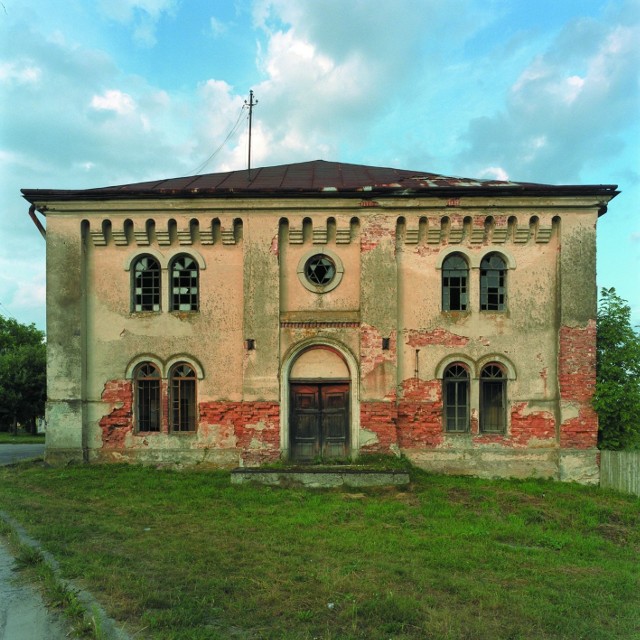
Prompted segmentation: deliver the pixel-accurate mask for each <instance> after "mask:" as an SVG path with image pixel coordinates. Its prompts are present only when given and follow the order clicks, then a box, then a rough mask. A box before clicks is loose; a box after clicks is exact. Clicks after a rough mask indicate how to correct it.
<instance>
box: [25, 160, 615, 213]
mask: <svg viewBox="0 0 640 640" xmlns="http://www.w3.org/2000/svg"><path fill="white" fill-rule="evenodd" d="M616 188H617V185H548V184H536V183H530V182H510V181H501V180H473V179H469V178H454V177H450V176H442V175H438V174H435V173H428V172H424V171H409V170H405V169H392V168H386V167H371V166H367V165H359V164H347V163H344V162H327V161H325V160H314V161H311V162H299V163H294V164H282V165H276V166H273V167H259V168H258V167H257V168H255V169H251V172H249V171H248V170H247V169H243V170H240V171H227V172H224V173H208V174H204V175H196V176H189V177H183V178H170V179H166V180H156V181H152V182H137V183H133V184H124V185H117V186H111V187H101V188H97V189H22V193H23V195H24V197H25V198H26V199H27V200H28V201H29V202H31V203H35V202H42V200H50V201H51V200H57V201H62V200H111V199H124V198H126V199H132V198H133V199H140V198H201V197H207V198H210V197H249V198H256V197H257V198H265V197H301V196H316V197H317V196H318V195H324V196H340V197H354V196H355V197H361V198H362V197H367V196H371V195H374V194H375V195H378V196H419V195H422V196H426V195H432V196H443V197H447V198H450V197H458V196H462V195H469V196H470V195H476V196H478V195H482V196H491V195H513V196H519V195H520V196H522V195H537V196H545V195H546V196H571V195H591V196H595V195H603V196H604V195H606V196H609V197H613V196H615V195H616V194H617V193H618V192H617V191H616Z"/></svg>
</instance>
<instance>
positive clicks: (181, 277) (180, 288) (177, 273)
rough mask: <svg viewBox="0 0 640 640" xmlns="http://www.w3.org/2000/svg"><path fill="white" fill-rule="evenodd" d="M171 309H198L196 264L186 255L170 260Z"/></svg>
mask: <svg viewBox="0 0 640 640" xmlns="http://www.w3.org/2000/svg"><path fill="white" fill-rule="evenodd" d="M170 307H171V311H197V310H198V264H197V263H196V261H195V260H194V259H193V258H192V257H191V256H188V255H179V256H177V257H176V258H175V259H174V260H173V261H172V262H171V305H170Z"/></svg>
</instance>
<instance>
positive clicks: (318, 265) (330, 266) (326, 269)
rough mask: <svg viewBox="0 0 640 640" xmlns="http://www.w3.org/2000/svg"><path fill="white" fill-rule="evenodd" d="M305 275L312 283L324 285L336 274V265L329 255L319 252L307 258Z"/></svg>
mask: <svg viewBox="0 0 640 640" xmlns="http://www.w3.org/2000/svg"><path fill="white" fill-rule="evenodd" d="M304 275H305V276H306V278H307V280H308V281H309V282H310V283H311V284H314V285H316V286H319V287H324V286H325V285H328V284H329V283H330V282H331V281H332V280H333V278H334V276H335V275H336V265H335V263H334V262H333V260H332V259H331V258H329V256H326V255H323V254H321V253H319V254H316V255H315V256H311V257H310V258H309V259H308V260H307V263H306V264H305V265H304Z"/></svg>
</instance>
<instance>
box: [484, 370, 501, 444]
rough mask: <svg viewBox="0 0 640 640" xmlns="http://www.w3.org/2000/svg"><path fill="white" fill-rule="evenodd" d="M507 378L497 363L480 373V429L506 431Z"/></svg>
mask: <svg viewBox="0 0 640 640" xmlns="http://www.w3.org/2000/svg"><path fill="white" fill-rule="evenodd" d="M506 395H507V379H506V376H505V374H504V371H503V370H502V367H500V366H499V365H497V364H489V365H487V366H486V367H484V368H483V369H482V372H481V373H480V431H483V432H485V433H504V431H505V429H506V425H507V411H506V406H507V402H506Z"/></svg>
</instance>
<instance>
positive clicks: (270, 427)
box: [199, 402, 280, 466]
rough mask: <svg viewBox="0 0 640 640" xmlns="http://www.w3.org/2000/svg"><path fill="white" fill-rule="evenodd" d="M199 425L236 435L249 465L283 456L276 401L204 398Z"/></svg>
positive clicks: (210, 430) (278, 408) (243, 456)
mask: <svg viewBox="0 0 640 640" xmlns="http://www.w3.org/2000/svg"><path fill="white" fill-rule="evenodd" d="M199 410H200V425H201V428H203V429H206V430H207V431H208V432H210V433H211V432H214V431H216V428H217V430H218V431H219V432H221V433H222V434H224V435H225V436H226V438H227V439H230V438H231V437H232V435H231V434H233V437H234V439H235V445H236V446H237V448H239V449H240V450H241V457H242V460H243V462H244V463H245V464H246V465H247V466H255V465H258V464H260V463H262V462H268V461H272V460H276V459H278V458H279V456H280V405H279V404H278V403H277V402H201V403H200V405H199Z"/></svg>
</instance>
